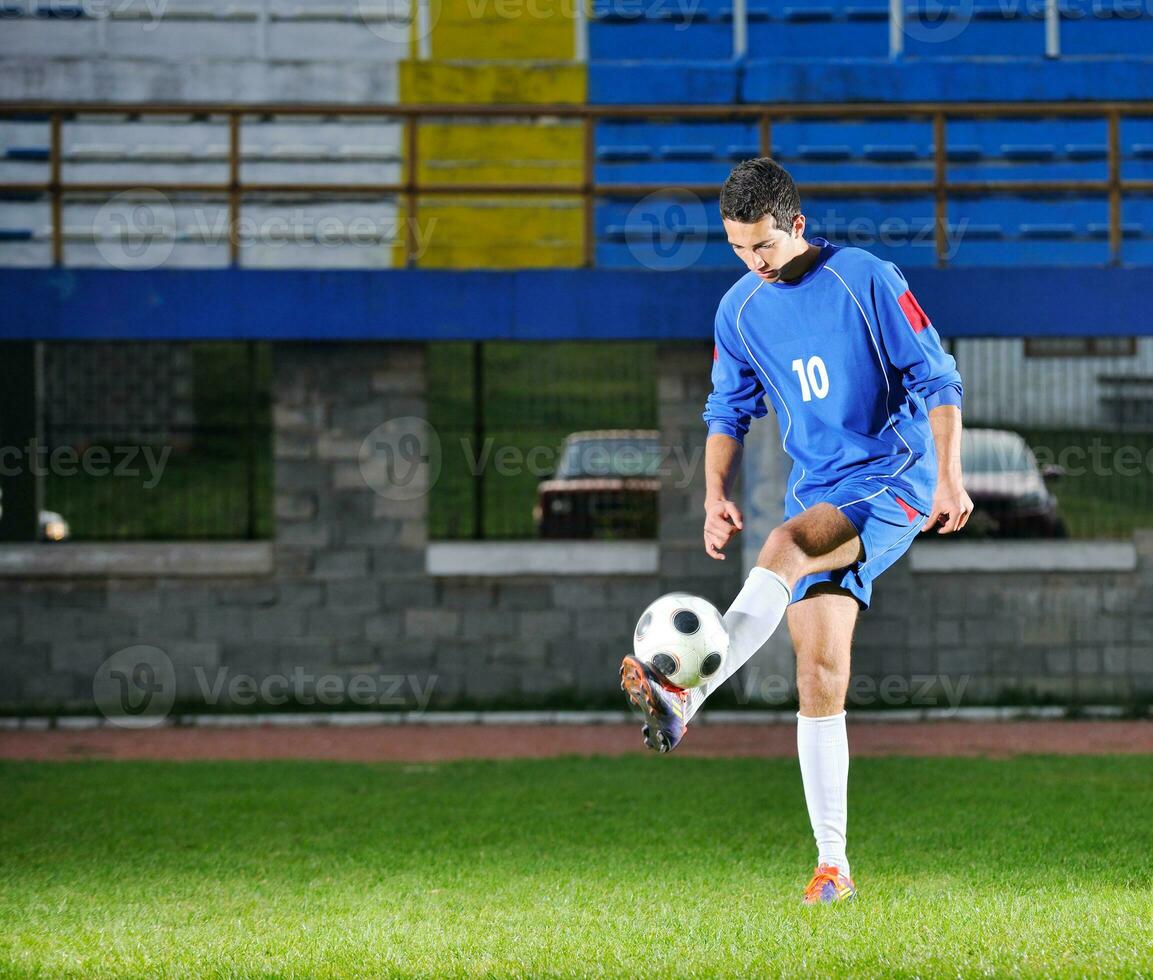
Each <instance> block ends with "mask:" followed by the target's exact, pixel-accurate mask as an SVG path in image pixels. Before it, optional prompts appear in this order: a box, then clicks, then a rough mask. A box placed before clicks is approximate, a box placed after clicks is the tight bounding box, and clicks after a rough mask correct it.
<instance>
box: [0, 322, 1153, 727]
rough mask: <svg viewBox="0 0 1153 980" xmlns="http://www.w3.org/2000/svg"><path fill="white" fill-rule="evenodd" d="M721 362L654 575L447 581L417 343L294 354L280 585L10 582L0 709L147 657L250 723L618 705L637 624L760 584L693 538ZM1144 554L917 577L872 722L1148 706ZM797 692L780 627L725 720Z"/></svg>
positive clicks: (286, 408) (681, 464) (696, 415)
mask: <svg viewBox="0 0 1153 980" xmlns="http://www.w3.org/2000/svg"><path fill="white" fill-rule="evenodd" d="M709 358H710V346H709V345H708V344H702V343H669V344H666V345H662V347H661V349H660V354H659V371H658V378H657V379H656V383H657V385H658V391H659V405H660V426H661V430H662V435H663V439H664V441H665V443H666V444H667V446H668V447H669V449H670V450H671V452H670V455H669V460H668V461H667V462H666V473H665V479H664V488H663V490H662V494H661V501H660V503H661V523H660V538H659V562H658V567H657V569H656V570H655V571H653V572H652V573H646V574H640V575H628V576H621V575H566V574H562V573H561V570H558V573H557V574H545V575H516V576H511V575H508V576H500V575H493V576H488V575H486V576H483V577H482V576H439V577H433V576H429V575H428V574H427V573H426V571H425V551H426V544H427V541H426V528H427V513H428V507H429V503H430V500H435V498H430V497H429V496H428V493H427V491H428V489H429V487H430V485H431V484H432V482H433V481H434V480H435V479H436V476H437V460H438V459H443V457H444V454H446V453H448V452H452V451H454V450H453V447H451V446H450V445H447V444H441V445H439V446H438V445H437V444H436V440H435V439H433V437H432V433H431V432H430V430H429V428H428V426H427V423H426V422H425V421H424V420H425V419H426V417H427V402H426V390H425V371H424V366H425V347H424V345H422V344H417V343H409V344H393V343H388V344H386V343H333V344H321V343H285V344H278V345H276V347H275V350H274V365H275V367H274V370H275V379H274V400H275V406H274V427H275V446H274V453H275V466H274V479H275V508H276V535H275V540H274V541H273V542H271V545H270V547H271V549H272V561H271V568H272V571H271V573H270V574H267V575H258V576H253V575H237V574H229V568H228V567H227V566H226V565H222V566H221V568H220V569H219V574H209V575H205V574H204V573H203V572H204V570H203V569H201V570H200V574H199V575H198V576H197V577H191V576H184V577H182V576H176V575H172V574H164V575H151V576H147V575H140V576H136V577H126V576H117V577H93V576H91V575H88V576H83V575H79V574H77V575H74V576H71V577H69V576H61V575H59V574H55V575H53V576H52V577H15V576H13V575H11V574H10V573H9V574H5V575H3V576H0V710H3V711H6V712H13V711H51V710H56V709H63V708H72V709H77V708H79V709H84V708H91V706H92V705H93V699H94V694H93V692H94V678H96V677H98V676H101V671H102V670H104V671H105V672H107V664H108V658H109V657H110V656H112V655H114V654H117V652H118V651H122V650H125V649H128V648H134V647H140V646H146V647H150V648H155V649H157V650H159V651H161V652H162V654H163V656H164V657H165V658H166V659H167V661H168V662H170V663H171V671H172V685H173V692H172V694H173V698H174V700H175V701H176V702H177V703H178V704H179V705H182V706H188V707H194V706H196V705H199V704H204V703H210V704H212V705H213V706H215V707H229V706H231V707H233V708H236V707H244V706H245V705H247V704H250V703H252V701H257V702H259V701H260V700H261V697H262V696H263V695H259V694H253V693H252V691H253V690H255V691H259V689H260V687H261V685H262V684H264V683H265V682H267V681H269V680H270V679H279V683H280V687H278V688H276V692H277V693H278V694H279V693H280V692H281V691H282V690H283V689H284V686H285V685H286V684H288V683H289V682H292V683H294V684H296V683H297V682H296V681H294V680H293V679H294V678H303V679H302V680H300V681H299V686H297V687H294V688H293V690H294V691H296V690H300V691H302V692H303V693H304V694H305V695H306V696H308V695H310V694H315V693H316V692H317V689H318V685H321V684H323V683H327V684H328V685H329V688H330V690H334V691H335V692H336V693H335V694H334V695H331V696H330V698H329V700H327V701H323V702H321V703H323V704H328V705H335V706H339V705H350V706H359V707H372V706H377V705H382V706H388V707H405V708H408V709H413V708H416V707H423V706H425V705H428V706H440V707H451V706H458V705H471V706H489V707H498V706H502V707H511V706H523V707H540V706H572V707H576V706H580V705H590V706H592V705H595V706H612V705H619V704H620V702H619V700H618V698H619V694H618V692H617V690H616V673H615V672H616V666H617V664H618V663H619V658H620V656H621V655H622V653H623V652H625V651H626V650H627V649H629V645H630V637H631V629H632V625H633V623H634V622H635V619H636V617H637V616H638V615H639V613H640V611H641V610H642V609H643V608H644V606H645V605H646V604H647V603H648V602H649V601H651V600H652V599H653V598H655V597H656V596H657V595H659V594H661V593H663V592H666V591H670V590H673V589H685V590H688V591H692V592H695V593H698V594H700V595H703V596H705V597H707V598H708V599H710V600H711V601H713V602H714V603H716V604H717V605H718V606H721V607H722V608H723V607H725V606H727V604H728V603H729V601H731V599H732V597H733V596H734V595H735V594H736V592H737V591H738V589H739V588H740V585H741V582H742V580H743V577H744V573H743V567H742V562H741V560H740V556H739V552H737V551H734V552H733V554H732V555H731V556H730V558H729V560H726V561H724V562H718V561H713V560H711V559H709V558H707V557H706V556H705V555H704V552H703V549H702V547H701V543H700V533H701V513H702V503H703V472H702V469H701V463H702V454H703V447H704V437H705V434H704V428H703V426H702V424H701V422H700V411H701V406H702V404H703V401H704V397H705V395H706V394H707V387H708V384H709V380H708V369H709V363H710V361H709ZM414 445H415V446H417V447H418V448H419V452H415V453H414V452H413V451H412V450H413V446H414ZM456 451H459V450H456ZM404 467H407V468H404ZM753 472H755V471H753V470H746V476H747V477H748V476H749V474H751V473H753ZM754 479H756V477H754ZM763 489H764V488H763V487H757V486H753V485H750V487H749V488H748V493H746V494H744V496H745V497H752V496H755V495H756V494H755V491H760V490H763ZM48 547H50V546H48ZM86 547H89V546H86ZM90 547H93V548H97V547H99V546H90ZM929 547H932V546H929ZM939 547H947V545H940V546H939ZM1136 549H1137V558H1138V563H1137V569H1136V570H1135V571H1133V572H1111V573H1092V574H1089V573H1084V572H1081V571H1080V570H1078V569H1077V568H1076V567H1069V568H1064V569H1057V570H1055V571H1052V572H1044V573H1033V574H1025V573H1008V572H1004V573H980V574H971V573H970V574H944V573H933V574H926V573H924V572H915V571H913V569H912V567H911V565H910V562H909V560H908V559H907V558H906V559H903V560H902V561H901V562H900V563H898V564H897V565H896V566H894V567H893V568H892V569H890V570H889V571H888V572H887V573H886V575H885V576H884V578H883V579H882V580H881V582H880V583H879V584H878V586H877V588H876V591H875V595H874V606H873V608H872V609H871V610H870V611H869V612H868V613H867V614H865V615H864V616H862V618H861V621H860V624H859V626H858V629H857V638H856V653H855V657H856V660H855V664H854V668H855V681H862V682H864V683H865V685H866V686H865V688H864V689H862V690H864V693H865V697H864V698H863V699H862V703H864V704H865V705H866V706H869V705H872V706H886V705H889V706H909V705H910V704H912V705H914V706H917V705H924V706H928V704H926V702H925V700H924V699H925V698H928V697H930V696H935V697H936V699H937V700H936V701H935V702H933V703H937V704H947V703H952V700H949V699H950V698H959V701H960V703H965V704H975V703H983V702H988V701H998V700H1006V699H1008V700H1026V699H1048V700H1053V701H1060V702H1068V701H1102V700H1110V701H1122V702H1123V701H1127V700H1137V699H1140V698H1143V697H1148V696H1149V695H1150V694H1153V650H1151V647H1150V643H1149V640H1148V637H1149V627H1150V625H1153V612H1151V611H1150V610H1153V533H1149V534H1140V535H1138V537H1137V542H1136ZM0 557H2V555H0ZM2 565H3V562H0V566H2ZM237 677H241V678H243V679H245V680H244V683H243V684H242V685H241V686H240V687H238V688H232V687H228V686H227V685H229V684H231V683H232V682H233V681H234V680H235V679H236V678H237ZM324 678H328V680H327V681H325V680H323V679H324ZM358 678H359V679H360V681H362V682H364V683H365V684H367V693H366V694H365V695H364V696H363V697H359V698H358V697H357V696H354V695H353V693H352V692H353V691H354V688H353V687H352V686H350V685H352V684H353V682H354V680H355V679H358ZM366 678H367V680H365V679H366ZM926 678H928V681H926ZM791 681H792V662H791V652H790V649H789V644H788V640H787V637H786V636H785V634H784V632H783V631H782V632H781V633H780V634H779V635H778V637H775V638H774V640H773V643H772V644H771V645H770V647H769V648H768V649H766V650H765V651H763V652H762V653H761V654H760V655H759V656H758V658H757V659H756V660H755V661H754V662H753V664H751V665H750V667H749V668H746V670H745V671H744V672H742V674H741V675H738V678H737V683H736V686H735V688H734V690H733V691H731V692H730V696H729V701H730V703H731V701H732V700H733V698H734V697H735V698H736V699H737V700H741V701H747V702H752V703H766V702H767V703H770V704H776V705H778V706H783V705H784V704H785V703H787V701H788V698H789V695H790V687H791ZM883 684H888V685H889V694H888V695H885V696H882V695H881V685H883ZM902 685H903V687H902ZM926 685H928V686H926ZM361 690H362V691H363V690H364V688H363V687H362V688H361ZM206 691H207V692H208V693H207V694H206ZM221 692H223V694H221ZM238 692H239V693H238ZM918 692H919V694H920V696H921V698H922V700H921V701H918V700H917V696H918ZM958 692H959V694H958ZM374 699H375V700H374Z"/></svg>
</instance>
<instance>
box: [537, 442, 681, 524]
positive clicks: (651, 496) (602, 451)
mask: <svg viewBox="0 0 1153 980" xmlns="http://www.w3.org/2000/svg"><path fill="white" fill-rule="evenodd" d="M660 465H661V452H660V433H659V432H657V431H656V430H655V429H601V430H596V431H589V432H573V433H571V434H570V435H568V436H566V437H565V439H564V442H563V443H562V444H561V449H560V461H559V463H558V465H557V469H556V472H555V473H554V474H553V475H552V477H551V478H549V479H547V480H545V481H543V482H542V483H541V484H540V485H539V486H538V487H537V502H536V506H535V507H534V508H533V517H534V519H535V521H536V525H537V529H538V531H539V534H540V536H541V537H542V538H653V537H656V533H657V498H658V495H659V493H660V488H661V481H660V475H659V471H660Z"/></svg>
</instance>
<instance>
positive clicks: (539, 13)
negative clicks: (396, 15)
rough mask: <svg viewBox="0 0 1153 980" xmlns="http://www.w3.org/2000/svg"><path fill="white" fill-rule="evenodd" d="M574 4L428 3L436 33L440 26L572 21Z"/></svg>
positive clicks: (538, 0) (539, 0)
mask: <svg viewBox="0 0 1153 980" xmlns="http://www.w3.org/2000/svg"><path fill="white" fill-rule="evenodd" d="M576 4H577V0H431V4H430V8H429V9H430V18H431V24H432V29H433V30H434V31H435V30H436V29H437V28H438V27H439V26H440V25H441V24H453V23H455V24H462V23H472V22H475V21H494V20H513V21H521V22H524V23H541V22H543V21H558V20H563V21H567V22H569V23H570V24H571V23H573V21H574V19H575V14H576V9H577V6H576Z"/></svg>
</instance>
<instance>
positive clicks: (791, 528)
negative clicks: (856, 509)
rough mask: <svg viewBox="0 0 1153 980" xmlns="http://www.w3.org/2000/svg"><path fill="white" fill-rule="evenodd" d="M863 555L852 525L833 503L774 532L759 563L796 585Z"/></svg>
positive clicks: (847, 563)
mask: <svg viewBox="0 0 1153 980" xmlns="http://www.w3.org/2000/svg"><path fill="white" fill-rule="evenodd" d="M863 556H864V549H863V546H862V544H861V538H860V535H858V534H857V529H856V528H855V527H853V524H852V522H851V521H850V520H849V519H848V518H847V517H846V516H845V515H844V514H842V513H841V512H840V511H839V510H837V508H836V507H834V506H833V505H832V504H816V505H815V506H813V507H810V508H809V509H808V510H806V511H804V512H803V513H801V514H798V515H797V516H796V517H793V518H790V519H789V520H787V521H785V523H784V524H782V525H781V526H780V527H777V528H774V529H773V531H772V532H771V533H770V534H769V536H768V538H766V539H765V543H764V545H763V546H762V547H761V552H760V554H759V555H758V556H757V564H758V565H760V566H761V567H763V568H771V569H772V570H773V571H774V572H776V573H777V574H778V575H781V576H782V577H783V578H784V579H785V581H787V582H788V583H789V584H790V585H793V584H794V583H795V582H796V581H797V579H799V578H801V577H802V576H804V575H812V574H813V573H814V572H827V571H830V570H831V569H834V568H845V567H846V566H848V565H851V564H853V562H855V561H859V560H860V559H861V558H862V557H863Z"/></svg>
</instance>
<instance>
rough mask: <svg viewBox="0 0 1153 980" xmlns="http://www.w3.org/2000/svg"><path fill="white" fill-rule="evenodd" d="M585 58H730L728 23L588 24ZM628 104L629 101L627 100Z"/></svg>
mask: <svg viewBox="0 0 1153 980" xmlns="http://www.w3.org/2000/svg"><path fill="white" fill-rule="evenodd" d="M588 38H589V57H590V59H592V60H593V61H594V62H595V61H615V60H619V61H632V60H635V59H636V58H637V56H638V54H641V53H643V56H644V60H645V61H676V60H681V59H688V58H706V59H715V60H722V59H726V58H730V57H732V53H733V28H732V24H730V23H726V22H724V21H721V20H715V21H697V20H679V21H676V20H661V21H654V20H634V21H628V22H616V21H605V20H594V21H592V22H590V23H589V27H588ZM630 101H631V100H630Z"/></svg>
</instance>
